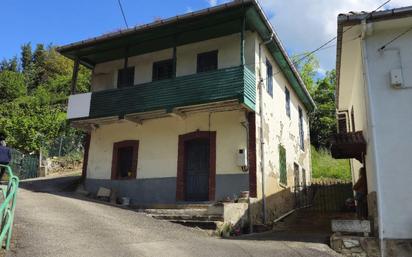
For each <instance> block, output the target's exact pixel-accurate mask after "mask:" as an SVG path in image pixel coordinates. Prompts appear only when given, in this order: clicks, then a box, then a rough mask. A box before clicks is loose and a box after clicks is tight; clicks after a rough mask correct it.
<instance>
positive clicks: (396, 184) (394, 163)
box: [366, 20, 412, 238]
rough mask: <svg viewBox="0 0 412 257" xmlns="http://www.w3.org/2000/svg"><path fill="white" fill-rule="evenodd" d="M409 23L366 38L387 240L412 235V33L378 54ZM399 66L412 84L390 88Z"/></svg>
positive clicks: (380, 200) (377, 160) (377, 159)
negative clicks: (404, 87) (393, 72)
mask: <svg viewBox="0 0 412 257" xmlns="http://www.w3.org/2000/svg"><path fill="white" fill-rule="evenodd" d="M410 24H411V21H410V20H409V22H405V23H404V24H402V23H401V24H400V25H398V27H397V28H388V29H382V30H379V29H376V30H375V31H374V32H373V34H372V35H371V36H369V37H368V38H367V39H366V54H367V60H368V61H367V63H368V74H369V88H370V100H371V102H370V106H369V108H370V112H371V113H370V115H371V116H372V117H373V122H374V123H373V124H371V128H373V129H374V133H375V135H376V141H375V142H374V143H375V154H376V163H375V166H376V174H377V176H378V187H379V190H380V192H379V194H378V201H379V202H378V204H380V205H381V207H380V210H381V220H382V223H383V224H381V226H383V227H382V228H381V231H383V235H382V237H383V238H412V203H411V196H412V187H411V184H412V158H411V153H410V152H411V151H410V149H411V146H412V72H411V71H412V48H411V42H412V34H411V33H408V34H406V35H404V36H403V37H401V38H399V39H397V40H396V41H394V42H393V43H391V45H390V46H388V47H387V48H386V50H385V51H383V52H378V49H379V48H380V47H381V46H382V45H383V44H385V43H386V42H388V41H390V40H391V39H393V38H394V37H396V36H397V35H399V34H400V33H401V32H403V31H405V29H406V28H407V27H408V26H410ZM395 68H402V71H403V79H404V83H405V84H406V85H407V86H410V88H407V89H394V88H392V87H391V86H390V80H389V72H390V70H391V69H395ZM379 197H380V199H379Z"/></svg>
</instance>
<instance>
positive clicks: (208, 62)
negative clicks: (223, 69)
mask: <svg viewBox="0 0 412 257" xmlns="http://www.w3.org/2000/svg"><path fill="white" fill-rule="evenodd" d="M212 70H217V50H216V51H211V52H206V53H201V54H198V55H197V72H204V71H212Z"/></svg>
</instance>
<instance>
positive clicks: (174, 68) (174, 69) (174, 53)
mask: <svg viewBox="0 0 412 257" xmlns="http://www.w3.org/2000/svg"><path fill="white" fill-rule="evenodd" d="M172 65H173V66H172V67H173V68H172V70H173V71H172V72H173V74H172V77H173V78H176V44H174V45H173V64H172Z"/></svg>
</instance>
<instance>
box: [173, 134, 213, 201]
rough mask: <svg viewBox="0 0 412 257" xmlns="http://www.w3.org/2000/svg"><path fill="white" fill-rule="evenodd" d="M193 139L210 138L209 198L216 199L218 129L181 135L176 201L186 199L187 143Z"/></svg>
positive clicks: (210, 199)
mask: <svg viewBox="0 0 412 257" xmlns="http://www.w3.org/2000/svg"><path fill="white" fill-rule="evenodd" d="M192 139H208V140H209V193H208V200H209V201H214V200H215V192H216V131H195V132H190V133H187V134H183V135H179V144H178V156H177V177H176V201H185V200H186V199H185V198H186V194H185V187H186V185H185V176H186V174H185V163H186V156H185V143H186V142H187V141H189V140H192Z"/></svg>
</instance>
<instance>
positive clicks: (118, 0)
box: [117, 0, 129, 28]
mask: <svg viewBox="0 0 412 257" xmlns="http://www.w3.org/2000/svg"><path fill="white" fill-rule="evenodd" d="M117 2H118V3H119V7H120V11H121V12H122V16H123V20H124V23H125V24H126V28H129V25H128V24H127V20H126V15H124V11H123V6H122V3H121V2H120V0H117Z"/></svg>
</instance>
